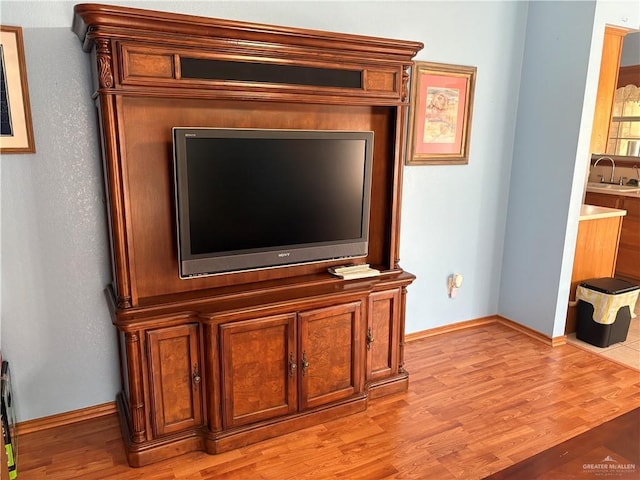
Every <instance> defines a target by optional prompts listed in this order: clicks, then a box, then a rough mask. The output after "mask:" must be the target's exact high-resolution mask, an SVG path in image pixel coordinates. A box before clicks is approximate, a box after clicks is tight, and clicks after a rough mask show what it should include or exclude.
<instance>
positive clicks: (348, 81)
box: [180, 57, 362, 88]
mask: <svg viewBox="0 0 640 480" xmlns="http://www.w3.org/2000/svg"><path fill="white" fill-rule="evenodd" d="M180 70H181V72H182V78H191V79H207V80H235V81H239V82H261V83H279V84H289V85H309V86H317V87H337V88H362V72H361V71H360V70H343V69H338V68H318V67H303V66H298V65H275V64H265V63H251V62H234V61H227V60H209V59H206V58H189V57H180Z"/></svg>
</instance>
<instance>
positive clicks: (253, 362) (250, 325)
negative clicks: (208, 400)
mask: <svg viewBox="0 0 640 480" xmlns="http://www.w3.org/2000/svg"><path fill="white" fill-rule="evenodd" d="M295 325H296V315H295V314H293V313H292V314H285V315H276V316H271V317H265V318H255V319H251V320H244V321H239V322H233V323H229V324H223V325H221V326H220V354H221V355H220V357H221V358H222V372H221V381H222V388H223V398H222V403H223V413H222V416H223V426H224V428H230V427H234V426H238V425H246V424H248V423H254V422H258V421H260V420H265V419H268V418H272V417H277V416H282V415H286V414H289V413H294V412H296V410H297V404H296V399H297V392H296V389H297V380H296V379H297V374H298V373H297V357H296V330H295Z"/></svg>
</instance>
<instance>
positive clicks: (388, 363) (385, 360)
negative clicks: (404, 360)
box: [366, 290, 401, 381]
mask: <svg viewBox="0 0 640 480" xmlns="http://www.w3.org/2000/svg"><path fill="white" fill-rule="evenodd" d="M400 293H401V292H400V291H398V290H389V291H386V292H377V293H374V294H373V295H370V296H369V322H368V324H367V372H366V377H367V381H375V380H378V379H384V378H389V377H390V376H392V375H395V374H397V373H398V367H399V365H398V348H399V346H400V342H399V341H398V337H399V335H400V330H399V329H400V325H399V322H400V301H401V300H400Z"/></svg>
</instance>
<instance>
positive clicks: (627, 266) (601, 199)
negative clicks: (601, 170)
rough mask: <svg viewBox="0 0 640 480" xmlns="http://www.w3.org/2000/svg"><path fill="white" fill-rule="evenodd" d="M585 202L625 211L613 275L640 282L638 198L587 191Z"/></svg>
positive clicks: (639, 216)
mask: <svg viewBox="0 0 640 480" xmlns="http://www.w3.org/2000/svg"><path fill="white" fill-rule="evenodd" d="M585 203H587V204H589V205H599V206H602V207H611V208H619V209H621V210H626V211H627V214H626V215H625V216H624V217H623V220H622V230H621V232H620V243H619V246H618V258H617V262H616V270H615V275H616V276H617V277H621V278H625V279H628V280H631V281H633V282H640V198H637V197H628V196H622V195H609V194H604V193H593V192H587V194H586V195H585Z"/></svg>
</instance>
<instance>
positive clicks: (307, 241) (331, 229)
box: [173, 128, 373, 278]
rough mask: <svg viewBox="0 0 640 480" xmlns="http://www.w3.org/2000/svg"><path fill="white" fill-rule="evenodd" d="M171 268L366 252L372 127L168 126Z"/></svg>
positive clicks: (269, 263) (230, 267)
mask: <svg viewBox="0 0 640 480" xmlns="http://www.w3.org/2000/svg"><path fill="white" fill-rule="evenodd" d="M173 140H174V168H175V179H176V184H175V186H176V189H175V192H176V211H177V221H178V222H177V223H178V228H177V232H178V257H179V264H180V276H181V277H182V278H189V277H193V276H201V275H212V274H220V273H226V272H235V271H243V270H253V269H261V268H273V267H281V266H285V265H292V264H300V263H308V262H319V261H326V260H333V259H342V258H356V257H366V255H367V245H368V233H369V231H368V230H369V206H370V199H371V194H370V191H371V166H372V165H371V164H372V158H373V157H372V152H373V132H369V131H329V130H265V129H224V128H174V129H173Z"/></svg>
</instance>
